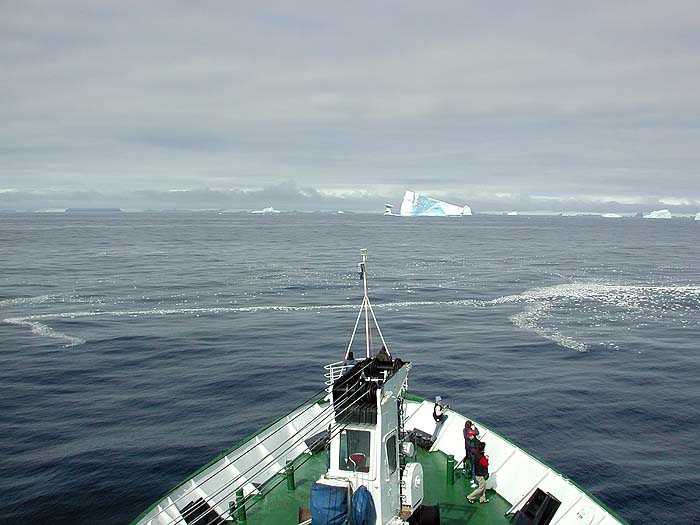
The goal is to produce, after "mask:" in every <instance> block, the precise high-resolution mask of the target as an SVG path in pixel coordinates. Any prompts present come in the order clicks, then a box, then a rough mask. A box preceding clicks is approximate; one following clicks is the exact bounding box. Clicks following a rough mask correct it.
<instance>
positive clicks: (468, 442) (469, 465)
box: [462, 419, 480, 488]
mask: <svg viewBox="0 0 700 525" xmlns="http://www.w3.org/2000/svg"><path fill="white" fill-rule="evenodd" d="M462 433H463V435H464V453H465V457H464V476H465V477H466V476H467V472H469V476H470V479H471V485H472V488H475V487H476V486H477V483H476V472H475V471H474V452H476V450H477V447H478V445H479V443H480V441H479V438H478V435H479V430H478V429H477V428H476V426H474V424H473V423H472V422H471V421H470V420H468V419H467V421H466V422H465V423H464V430H463V431H462Z"/></svg>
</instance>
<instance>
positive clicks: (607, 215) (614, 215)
mask: <svg viewBox="0 0 700 525" xmlns="http://www.w3.org/2000/svg"><path fill="white" fill-rule="evenodd" d="M601 217H603V218H605V219H621V218H622V215H620V214H619V213H604V214H603V215H601Z"/></svg>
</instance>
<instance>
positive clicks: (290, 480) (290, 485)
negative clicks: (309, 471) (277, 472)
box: [284, 459, 296, 492]
mask: <svg viewBox="0 0 700 525" xmlns="http://www.w3.org/2000/svg"><path fill="white" fill-rule="evenodd" d="M292 463H293V462H292V460H291V459H288V460H287V466H286V467H285V468H284V472H285V474H286V475H287V490H288V491H290V492H291V491H293V490H294V489H295V488H296V487H295V486H294V465H293V464H292Z"/></svg>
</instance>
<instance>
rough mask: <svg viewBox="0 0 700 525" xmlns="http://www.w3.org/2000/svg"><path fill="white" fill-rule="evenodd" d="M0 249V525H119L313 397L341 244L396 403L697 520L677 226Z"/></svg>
mask: <svg viewBox="0 0 700 525" xmlns="http://www.w3.org/2000/svg"><path fill="white" fill-rule="evenodd" d="M0 247H1V254H2V255H1V256H0V321H1V322H0V341H1V343H0V360H1V362H2V366H0V448H1V450H2V459H1V460H0V494H1V495H2V498H1V500H2V502H3V505H2V514H1V515H0V523H8V524H24V523H44V522H47V523H48V522H50V523H52V524H53V525H61V524H88V523H100V524H124V523H128V522H129V521H130V520H132V519H133V518H135V517H136V516H137V515H138V514H140V513H141V511H143V510H144V509H145V508H146V507H148V506H149V505H150V504H151V503H152V502H153V501H154V500H156V499H157V498H158V497H159V496H160V495H162V494H163V493H164V492H165V491H166V490H168V489H169V488H171V487H172V486H173V485H175V484H176V483H177V482H179V481H181V480H182V479H184V478H186V477H187V476H188V475H189V474H190V473H192V472H193V471H194V470H196V469H197V468H199V467H200V466H201V465H203V464H204V463H206V462H208V461H209V460H210V459H211V458H213V457H214V456H216V455H217V454H218V453H219V452H221V451H222V450H224V449H226V448H228V447H230V446H231V445H232V444H234V443H235V442H236V441H238V440H239V439H241V438H243V437H245V436H246V435H248V434H250V433H251V432H253V431H255V430H256V429H258V428H259V427H261V426H262V425H264V424H266V423H267V422H269V421H271V420H273V419H276V418H277V417H278V416H280V415H282V414H284V413H286V412H287V411H289V410H290V409H292V408H293V407H295V406H296V405H298V404H299V403H301V402H302V401H304V400H306V399H307V398H308V397H309V396H311V395H312V394H313V393H315V392H317V391H319V390H320V388H321V386H322V381H323V368H322V367H323V365H324V364H326V363H328V362H331V361H335V360H338V359H339V358H340V357H341V356H342V354H343V351H344V347H345V345H346V344H347V342H348V339H349V336H350V333H351V330H352V326H353V323H354V320H355V316H356V314H357V310H356V309H355V307H356V305H357V304H358V303H359V301H360V299H361V287H360V284H361V283H360V281H359V280H358V278H357V271H356V270H357V261H358V260H359V250H360V248H367V249H368V250H369V262H368V269H369V278H370V295H371V298H372V301H373V304H374V305H375V311H376V313H377V316H378V318H379V321H380V323H381V325H382V330H383V332H384V336H385V338H386V339H387V343H388V344H389V347H390V349H391V350H392V353H394V354H395V355H397V356H400V357H401V358H403V359H404V360H410V361H413V362H414V369H413V372H412V375H411V380H410V385H411V390H412V391H413V392H415V393H418V394H421V395H424V396H426V397H431V396H434V395H438V394H439V395H442V396H443V398H445V399H446V400H447V402H448V403H449V404H450V405H452V407H453V408H455V409H456V410H458V411H460V412H463V413H465V414H467V415H470V416H472V417H473V418H475V419H476V420H478V421H481V422H483V423H484V424H486V425H488V426H490V427H492V428H493V429H494V430H496V431H498V432H500V433H501V434H503V435H505V436H508V437H509V438H511V439H512V440H514V441H515V442H517V443H518V444H520V445H522V446H523V447H525V448H526V449H527V450H529V451H531V452H533V453H534V454H536V455H537V456H539V457H540V458H542V459H543V460H545V461H546V462H547V463H548V464H550V465H552V466H554V467H556V468H557V469H559V470H561V471H563V472H564V473H565V474H566V475H568V476H569V477H571V478H572V479H573V480H575V481H576V482H577V483H579V484H580V485H581V486H582V487H583V488H585V489H586V490H588V491H590V492H591V493H593V494H594V495H595V496H597V497H598V498H599V499H601V500H602V501H603V502H604V503H606V504H607V505H609V506H610V507H611V508H613V509H614V510H615V511H617V512H618V513H619V514H620V515H621V516H622V517H623V518H625V519H627V520H628V521H629V522H631V523H635V524H637V523H639V524H651V523H697V522H698V514H697V510H696V508H695V507H696V501H697V495H698V494H699V493H700V474H699V472H700V438H699V437H698V436H700V403H699V402H698V398H699V396H700V350H699V341H700V224H699V223H697V222H693V221H690V220H671V221H661V220H659V221H652V220H636V219H619V220H605V219H601V218H595V217H523V216H520V217H500V216H499V217H496V216H493V217H484V216H475V217H470V218H464V219H462V220H459V219H458V220H455V219H439V218H435V219H433V218H428V219H410V218H391V217H382V216H373V215H356V214H350V213H347V214H344V215H321V214H318V215H316V214H309V215H278V216H250V215H242V214H217V213H159V214H146V213H143V214H104V215H103V214H93V215H64V214H31V215H30V214H6V215H2V216H0Z"/></svg>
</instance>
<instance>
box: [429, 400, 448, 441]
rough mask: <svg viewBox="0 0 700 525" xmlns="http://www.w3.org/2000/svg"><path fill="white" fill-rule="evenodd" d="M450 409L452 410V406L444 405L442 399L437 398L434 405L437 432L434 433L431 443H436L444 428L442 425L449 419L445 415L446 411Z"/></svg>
mask: <svg viewBox="0 0 700 525" xmlns="http://www.w3.org/2000/svg"><path fill="white" fill-rule="evenodd" d="M448 408H450V405H443V404H442V397H440V396H435V404H434V405H433V419H434V420H435V430H434V431H433V437H432V438H430V440H431V441H435V439H436V438H437V435H438V432H439V431H440V429H441V428H442V424H443V423H444V422H445V420H446V419H447V414H445V410H447V409H448Z"/></svg>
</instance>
